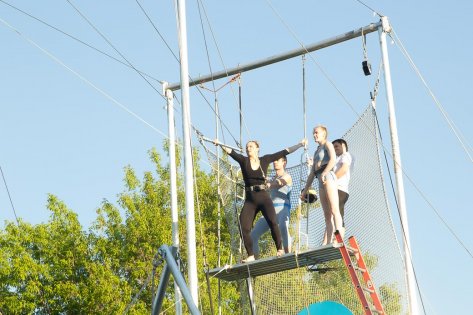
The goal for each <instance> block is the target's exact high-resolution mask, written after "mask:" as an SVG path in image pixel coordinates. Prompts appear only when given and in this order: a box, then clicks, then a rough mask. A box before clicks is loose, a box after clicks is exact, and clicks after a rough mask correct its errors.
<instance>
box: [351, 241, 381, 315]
mask: <svg viewBox="0 0 473 315" xmlns="http://www.w3.org/2000/svg"><path fill="white" fill-rule="evenodd" d="M348 241H349V242H350V246H351V247H353V248H355V249H356V250H357V251H358V253H357V254H356V255H355V257H356V260H357V263H358V266H359V267H360V268H362V269H364V270H365V272H362V275H363V279H364V281H365V283H366V285H367V286H368V289H370V295H371V298H372V299H373V304H374V306H375V308H376V310H377V311H378V313H379V312H382V313H381V314H385V312H384V308H383V305H382V304H381V300H380V299H379V296H378V293H377V291H376V287H375V285H374V282H373V279H371V275H370V274H369V272H368V268H367V267H366V264H365V260H364V259H363V255H361V250H360V247H359V246H358V242H357V241H356V239H355V237H353V236H351V237H350V238H349V239H348Z"/></svg>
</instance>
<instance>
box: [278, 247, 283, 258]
mask: <svg viewBox="0 0 473 315" xmlns="http://www.w3.org/2000/svg"><path fill="white" fill-rule="evenodd" d="M282 255H284V249H278V252H277V253H276V256H278V257H281V256H282Z"/></svg>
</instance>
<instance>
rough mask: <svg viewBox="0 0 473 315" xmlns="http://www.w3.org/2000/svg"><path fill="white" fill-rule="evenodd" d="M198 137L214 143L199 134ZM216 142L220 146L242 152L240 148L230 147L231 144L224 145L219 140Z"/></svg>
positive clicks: (212, 141)
mask: <svg viewBox="0 0 473 315" xmlns="http://www.w3.org/2000/svg"><path fill="white" fill-rule="evenodd" d="M200 138H201V139H202V140H204V141H207V142H211V143H214V140H212V139H209V138H207V137H204V136H201V137H200ZM218 144H219V145H221V146H222V147H227V148H230V149H232V150H235V151H238V152H243V151H242V150H241V149H240V148H237V147H232V146H231V145H226V144H224V143H220V142H219V143H218Z"/></svg>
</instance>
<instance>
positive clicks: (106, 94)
mask: <svg viewBox="0 0 473 315" xmlns="http://www.w3.org/2000/svg"><path fill="white" fill-rule="evenodd" d="M0 22H2V23H3V24H4V25H5V26H7V27H8V28H10V29H11V30H12V31H14V32H15V33H17V34H18V35H20V36H21V37H22V38H23V39H25V40H26V41H27V42H29V43H30V44H31V45H33V46H34V47H36V48H37V49H39V50H41V51H42V52H43V53H44V54H46V55H47V56H48V57H49V58H51V59H52V60H54V61H55V62H56V63H58V64H59V65H61V66H63V67H64V68H66V69H67V70H69V71H70V72H72V73H73V74H74V75H76V76H77V77H78V78H79V79H81V80H82V81H84V82H85V83H87V84H88V85H89V86H91V87H92V88H94V89H95V90H96V91H98V92H99V93H100V94H102V95H103V96H105V97H106V98H108V99H109V100H111V101H112V102H113V103H114V104H116V105H118V106H119V107H120V108H121V109H123V110H124V111H126V112H127V113H129V114H130V115H132V116H133V117H135V118H136V119H138V120H139V121H141V122H143V123H144V124H145V125H147V126H148V127H150V128H151V129H153V130H154V131H156V132H157V133H159V134H160V135H162V136H163V137H164V138H166V139H167V138H168V136H167V135H166V134H165V133H164V132H162V131H161V130H159V129H158V128H156V127H154V126H153V125H151V124H150V123H149V122H147V121H146V120H145V119H143V118H141V117H140V116H139V115H138V114H136V113H134V112H133V111H132V110H130V109H129V108H128V107H126V106H125V105H123V104H122V103H120V102H119V101H117V100H116V99H115V98H113V97H112V96H111V95H110V94H108V93H107V92H105V91H104V90H102V89H100V88H99V87H98V86H96V85H95V84H93V83H92V82H91V81H89V80H88V79H86V78H85V77H84V76H82V75H81V74H79V73H78V72H77V71H75V70H73V69H72V68H70V67H69V66H67V65H66V64H65V63H64V62H62V61H61V60H60V59H59V58H57V57H56V56H54V55H53V54H52V53H50V52H49V51H48V50H46V49H45V48H43V47H41V46H39V45H38V44H37V43H36V42H34V41H33V40H31V39H30V38H28V37H26V36H24V35H23V34H22V33H21V32H20V31H19V30H17V29H16V28H14V27H13V26H11V25H10V24H8V23H7V22H6V21H5V20H3V19H2V18H0ZM159 95H161V94H159ZM161 96H162V95H161Z"/></svg>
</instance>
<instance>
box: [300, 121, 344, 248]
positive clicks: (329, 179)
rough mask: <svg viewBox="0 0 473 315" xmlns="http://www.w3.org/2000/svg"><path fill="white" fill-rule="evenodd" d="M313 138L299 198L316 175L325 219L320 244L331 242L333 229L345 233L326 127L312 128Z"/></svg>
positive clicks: (341, 233) (333, 157) (332, 156)
mask: <svg viewBox="0 0 473 315" xmlns="http://www.w3.org/2000/svg"><path fill="white" fill-rule="evenodd" d="M313 134H314V140H315V142H316V143H318V144H319V146H318V147H317V150H316V151H315V153H314V158H313V164H312V168H311V170H310V173H309V176H308V177H307V182H306V185H305V188H304V189H303V190H302V193H301V199H302V200H304V196H305V195H306V193H307V191H308V189H309V188H310V186H311V185H312V182H313V181H314V177H317V179H318V181H319V195H320V202H321V203H322V209H323V211H324V219H325V233H324V239H323V242H322V245H326V244H328V243H332V241H333V236H334V234H333V233H334V232H335V231H334V224H335V229H336V230H338V231H339V232H340V235H341V236H342V238H343V237H344V235H345V229H344V228H343V220H342V216H341V215H340V209H339V208H338V189H337V177H336V176H335V173H334V172H333V170H332V169H333V167H334V166H335V160H336V156H335V149H334V148H333V144H332V143H331V142H330V141H327V128H326V127H325V126H322V125H319V126H316V127H314V130H313Z"/></svg>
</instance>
